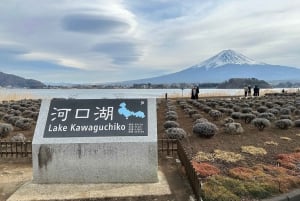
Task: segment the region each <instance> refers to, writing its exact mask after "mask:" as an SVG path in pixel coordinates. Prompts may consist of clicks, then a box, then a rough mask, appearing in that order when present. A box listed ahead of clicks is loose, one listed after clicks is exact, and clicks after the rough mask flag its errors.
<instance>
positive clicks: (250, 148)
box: [242, 146, 267, 156]
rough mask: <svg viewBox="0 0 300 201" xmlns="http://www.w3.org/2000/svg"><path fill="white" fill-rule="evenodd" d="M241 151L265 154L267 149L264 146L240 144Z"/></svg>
mask: <svg viewBox="0 0 300 201" xmlns="http://www.w3.org/2000/svg"><path fill="white" fill-rule="evenodd" d="M242 152H243V153H248V154H251V155H254V156H256V155H266V154H267V151H266V150H265V149H264V148H260V147H254V146H242Z"/></svg>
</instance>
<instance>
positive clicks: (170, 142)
mask: <svg viewBox="0 0 300 201" xmlns="http://www.w3.org/2000/svg"><path fill="white" fill-rule="evenodd" d="M157 143H158V152H159V153H162V154H167V155H174V154H175V153H177V140H176V139H167V138H161V139H158V140H157Z"/></svg>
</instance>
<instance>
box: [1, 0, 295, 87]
mask: <svg viewBox="0 0 300 201" xmlns="http://www.w3.org/2000/svg"><path fill="white" fill-rule="evenodd" d="M0 12H1V18H0V24H1V26H0V57H1V54H4V53H5V52H6V54H8V53H9V54H10V55H11V56H10V57H5V58H6V60H5V63H4V61H0V70H3V69H4V67H3V68H2V67H1V66H2V65H3V66H4V65H5V66H7V68H5V69H4V70H7V69H8V70H9V68H8V67H10V66H11V67H13V68H14V69H15V70H17V69H18V68H19V71H18V72H20V73H22V71H23V72H24V75H25V71H26V69H28V71H27V73H26V75H30V73H32V72H34V71H33V70H32V69H30V68H29V66H30V65H35V66H34V69H36V68H38V63H35V62H38V61H42V62H43V63H42V64H41V65H45V66H41V67H40V68H41V69H42V68H43V69H46V68H48V71H47V72H48V74H47V78H46V76H45V77H43V75H40V76H38V77H36V79H41V80H42V81H44V80H47V81H51V74H53V75H54V76H53V80H54V79H62V78H63V77H60V76H57V73H58V74H59V73H60V70H59V69H60V67H61V69H62V70H64V69H65V67H69V68H75V69H77V70H78V69H79V70H80V69H82V72H84V73H83V74H84V75H85V76H84V78H82V79H85V80H86V81H87V82H93V81H95V82H98V81H97V80H98V78H99V79H100V80H101V81H104V82H105V81H113V80H114V81H117V80H126V79H136V78H137V77H138V78H146V77H149V76H154V75H160V74H162V73H170V72H176V71H178V70H182V69H183V68H186V67H188V66H190V65H193V64H196V63H200V62H201V61H203V60H204V59H206V58H208V57H210V56H213V55H214V54H216V53H218V52H219V51H221V50H223V49H234V50H236V51H240V52H241V53H243V54H245V55H247V56H249V57H252V58H254V59H258V60H260V61H263V62H266V63H272V64H282V65H290V66H298V67H300V61H299V59H298V55H299V54H298V53H299V47H300V40H299V35H300V1H294V0H286V1H282V0H265V1H261V0H243V1H238V0H211V1H197V0H191V1H179V0H175V1H174V0H161V1H160V0H151V1H150V0H149V1H147V3H146V2H144V1H140V0H131V1H123V0H111V1H107V0H94V1H86V0H75V1H74V0H43V1H39V0H26V1H23V0H10V1H6V2H5V4H4V3H0ZM6 41H9V43H7V42H6ZM22 62H23V63H22ZM48 64H49V65H48ZM53 66H54V67H53ZM10 69H12V68H10ZM51 69H52V71H51ZM89 71H90V74H89ZM29 72H30V73H29ZM97 73H98V76H95V74H97ZM78 75H79V74H78ZM33 76H36V75H35V74H32V76H31V77H33ZM66 79H69V80H68V81H69V82H77V79H74V80H72V76H66ZM64 81H66V80H64Z"/></svg>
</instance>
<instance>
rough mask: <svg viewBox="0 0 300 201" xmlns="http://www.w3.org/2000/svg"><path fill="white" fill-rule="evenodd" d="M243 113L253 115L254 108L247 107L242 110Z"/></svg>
mask: <svg viewBox="0 0 300 201" xmlns="http://www.w3.org/2000/svg"><path fill="white" fill-rule="evenodd" d="M241 112H242V113H251V112H252V108H251V107H245V108H242V109H241Z"/></svg>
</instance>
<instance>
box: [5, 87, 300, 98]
mask: <svg viewBox="0 0 300 201" xmlns="http://www.w3.org/2000/svg"><path fill="white" fill-rule="evenodd" d="M281 90H282V89H261V94H264V93H266V92H281ZM286 90H287V91H295V90H296V89H286ZM166 93H167V94H168V97H190V93H191V89H184V90H181V89H6V88H1V89H0V98H1V100H14V99H22V98H35V99H36V98H41V99H50V98H76V99H80V98H81V99H101V98H163V97H165V94H166ZM237 95H241V96H242V95H243V89H200V94H199V96H202V97H206V96H207V97H208V96H237Z"/></svg>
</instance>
